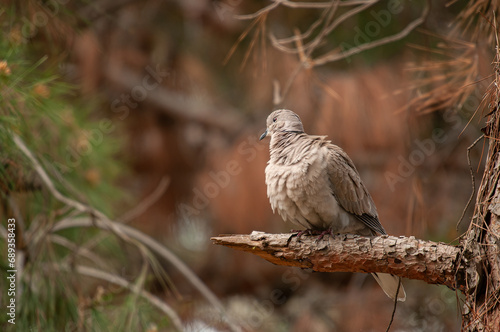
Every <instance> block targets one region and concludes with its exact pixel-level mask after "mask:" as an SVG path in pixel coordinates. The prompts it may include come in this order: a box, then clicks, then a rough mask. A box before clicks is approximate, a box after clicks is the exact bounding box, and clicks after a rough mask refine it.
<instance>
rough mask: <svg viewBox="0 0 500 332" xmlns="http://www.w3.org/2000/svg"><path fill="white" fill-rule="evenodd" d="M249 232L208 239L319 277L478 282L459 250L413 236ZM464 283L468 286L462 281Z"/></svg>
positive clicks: (453, 283)
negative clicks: (370, 275) (372, 276)
mask: <svg viewBox="0 0 500 332" xmlns="http://www.w3.org/2000/svg"><path fill="white" fill-rule="evenodd" d="M290 236H291V234H267V233H262V232H253V233H252V234H250V235H222V236H219V237H213V238H212V241H213V242H214V243H215V244H219V245H224V246H227V247H230V248H233V249H237V250H242V251H246V252H250V253H252V254H254V255H257V256H260V257H262V258H264V259H266V260H268V261H270V262H271V263H273V264H277V265H286V266H296V267H301V268H310V269H312V270H314V271H319V272H340V271H343V272H365V273H371V272H385V273H392V274H394V275H397V276H400V277H404V278H409V279H417V280H422V281H425V282H427V283H429V284H441V285H446V286H448V287H450V288H451V289H459V290H461V291H466V289H467V287H469V288H470V287H471V286H473V285H472V283H474V282H477V280H478V278H477V273H476V267H475V264H476V262H475V261H474V260H470V259H469V258H470V256H473V255H470V254H465V255H464V251H463V250H462V248H460V247H456V246H451V245H447V244H445V243H437V242H432V241H423V240H418V239H415V237H413V236H412V237H394V236H387V235H384V236H378V237H362V236H356V235H338V236H335V237H330V236H325V237H324V238H323V239H321V240H320V241H317V236H305V235H304V236H302V237H301V238H300V240H299V239H298V238H297V237H292V238H291V240H290V241H288V240H289V239H290ZM466 281H467V282H466Z"/></svg>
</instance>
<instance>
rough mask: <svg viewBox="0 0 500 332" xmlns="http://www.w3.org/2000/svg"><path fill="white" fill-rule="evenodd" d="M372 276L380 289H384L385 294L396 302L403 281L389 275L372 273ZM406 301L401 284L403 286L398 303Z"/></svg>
mask: <svg viewBox="0 0 500 332" xmlns="http://www.w3.org/2000/svg"><path fill="white" fill-rule="evenodd" d="M372 276H373V277H374V278H375V280H376V281H377V283H378V284H379V285H380V287H382V289H383V290H384V292H385V294H387V296H389V297H390V298H391V299H393V300H394V298H395V295H396V292H397V290H398V285H399V283H400V280H401V279H400V278H399V277H396V276H393V275H392V274H388V273H372ZM405 300H406V293H405V289H404V288H403V284H401V286H399V293H398V301H401V302H403V301H405Z"/></svg>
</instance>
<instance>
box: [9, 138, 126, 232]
mask: <svg viewBox="0 0 500 332" xmlns="http://www.w3.org/2000/svg"><path fill="white" fill-rule="evenodd" d="M12 140H13V141H14V143H15V144H16V145H17V147H18V148H19V149H20V150H21V151H22V152H23V153H24V154H25V155H26V157H28V159H29V160H30V161H31V163H32V164H33V168H34V169H35V171H36V172H37V174H38V176H40V178H41V179H42V181H43V183H44V184H45V185H46V186H47V188H48V189H49V191H50V193H51V194H52V196H54V197H55V198H56V199H57V200H58V201H60V202H61V203H64V204H65V205H68V206H71V207H72V208H74V209H76V210H78V211H80V212H83V213H88V214H90V215H91V216H92V217H93V218H97V219H100V220H101V221H102V222H103V223H104V224H105V225H107V227H108V228H109V229H110V230H112V231H113V232H115V233H116V234H117V235H118V236H119V237H120V238H122V239H123V240H125V241H127V240H128V238H127V237H126V236H125V234H123V233H120V229H119V228H117V227H115V223H113V222H112V221H111V220H110V219H109V218H108V217H107V216H106V215H105V214H104V213H102V212H101V211H98V210H96V209H94V208H92V207H90V206H88V205H85V204H82V203H80V202H78V201H75V200H73V199H71V198H68V197H66V196H64V195H63V194H61V193H60V192H59V191H58V190H57V188H56V186H55V185H54V183H53V182H52V180H51V179H50V178H49V176H48V175H47V173H46V172H45V170H44V169H43V167H42V165H41V164H40V163H39V162H38V160H36V158H35V156H33V153H31V151H30V150H29V149H28V147H27V146H26V144H24V142H23V141H22V140H21V138H20V137H19V136H17V134H15V133H12Z"/></svg>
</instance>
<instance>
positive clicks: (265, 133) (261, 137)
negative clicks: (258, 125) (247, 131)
mask: <svg viewBox="0 0 500 332" xmlns="http://www.w3.org/2000/svg"><path fill="white" fill-rule="evenodd" d="M266 136H267V128H266V131H265V132H264V133H263V134H262V135H260V138H259V141H262V140H263V139H264V137H266Z"/></svg>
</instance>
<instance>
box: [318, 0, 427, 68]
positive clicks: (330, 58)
mask: <svg viewBox="0 0 500 332" xmlns="http://www.w3.org/2000/svg"><path fill="white" fill-rule="evenodd" d="M429 8H430V6H429V2H427V5H426V7H425V9H424V11H423V12H422V15H420V17H419V18H417V19H416V20H414V21H412V22H411V23H410V24H408V25H407V26H406V28H404V29H403V30H401V31H400V32H398V33H396V34H394V35H392V36H388V37H385V38H382V39H379V40H375V41H373V42H370V43H366V44H362V45H360V46H358V47H353V48H351V49H349V50H348V51H345V52H342V53H338V52H335V53H333V54H331V53H332V52H330V54H326V55H324V56H322V57H320V58H317V59H316V60H314V61H312V65H313V66H321V65H324V64H327V63H331V62H335V61H339V60H342V59H346V58H348V57H350V56H352V55H356V54H359V53H361V52H363V51H366V50H370V49H372V48H375V47H378V46H382V45H385V44H389V43H392V42H395V41H398V40H400V39H403V38H404V37H406V36H408V35H409V34H410V32H412V31H413V30H415V28H416V27H418V26H419V25H421V24H422V23H424V22H425V19H426V17H427V15H428V13H429Z"/></svg>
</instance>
